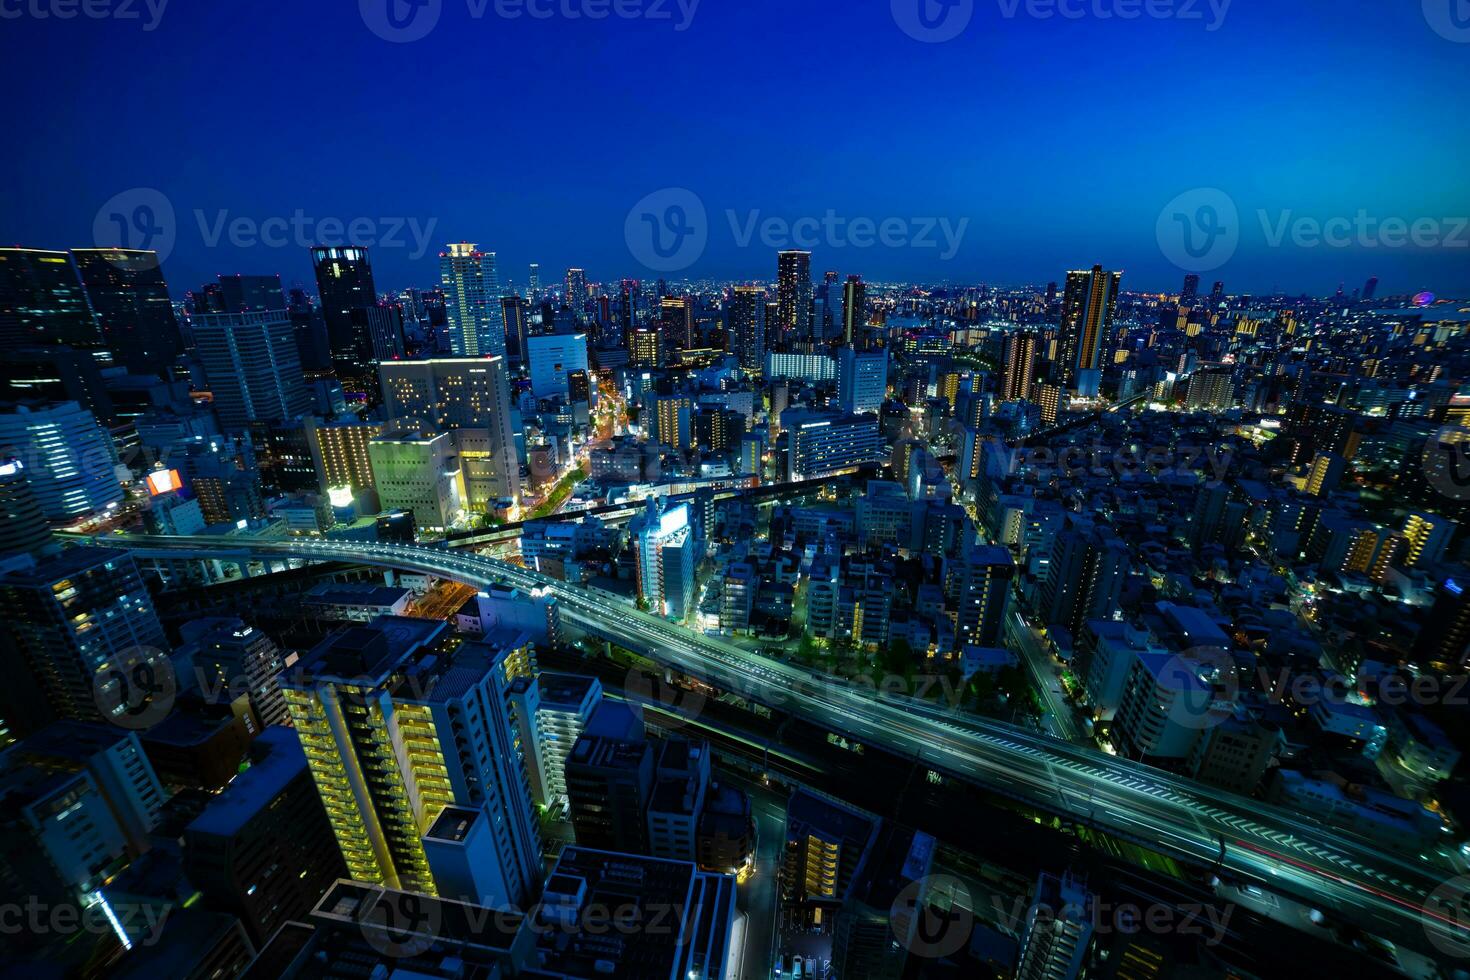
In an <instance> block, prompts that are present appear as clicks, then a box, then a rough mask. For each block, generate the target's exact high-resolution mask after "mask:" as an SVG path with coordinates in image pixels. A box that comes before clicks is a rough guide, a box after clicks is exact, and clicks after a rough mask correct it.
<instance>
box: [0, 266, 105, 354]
mask: <svg viewBox="0 0 1470 980" xmlns="http://www.w3.org/2000/svg"><path fill="white" fill-rule="evenodd" d="M0 343H3V344H4V345H5V346H7V347H13V346H18V345H20V344H66V345H68V346H71V347H100V346H102V333H101V331H100V330H99V329H98V327H97V321H96V319H95V318H94V317H93V316H92V311H91V310H90V309H89V308H88V306H87V296H86V294H85V293H83V292H82V284H81V283H80V282H79V281H78V280H77V272H76V269H75V268H73V267H72V264H71V256H69V255H67V254H66V253H65V252H51V251H47V250H45V249H39V248H0Z"/></svg>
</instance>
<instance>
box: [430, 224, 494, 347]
mask: <svg viewBox="0 0 1470 980" xmlns="http://www.w3.org/2000/svg"><path fill="white" fill-rule="evenodd" d="M439 279H440V283H441V285H442V286H443V289H444V296H445V309H446V312H447V313H448V318H449V324H448V325H449V347H450V350H451V351H452V352H453V353H454V355H455V356H456V357H481V356H484V355H501V354H504V353H505V320H504V314H503V312H502V311H501V308H500V275H499V273H498V272H497V271H496V268H495V253H494V252H481V251H479V250H478V249H477V248H476V246H474V245H473V244H471V243H469V242H458V243H456V244H452V245H450V246H449V248H448V251H444V252H440V253H439Z"/></svg>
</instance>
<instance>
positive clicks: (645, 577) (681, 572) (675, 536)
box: [629, 497, 699, 621]
mask: <svg viewBox="0 0 1470 980" xmlns="http://www.w3.org/2000/svg"><path fill="white" fill-rule="evenodd" d="M662 508H663V498H661V497H650V498H648V506H647V508H646V509H645V510H644V512H643V513H642V514H641V515H639V517H638V518H637V519H636V520H635V521H634V522H633V524H632V526H631V527H630V529H629V530H630V533H631V534H632V536H633V540H634V543H635V547H636V548H637V553H638V564H637V572H638V596H639V598H640V599H642V600H643V602H644V603H645V604H646V606H647V608H648V609H649V610H650V611H652V612H653V613H654V614H655V615H658V616H667V617H668V618H670V619H673V620H675V621H680V620H683V619H684V618H685V617H686V616H688V615H689V614H690V613H691V612H692V611H693V607H694V572H695V567H696V566H697V565H698V564H699V547H698V542H697V541H696V540H695V534H694V527H693V525H692V524H691V523H690V508H689V505H688V504H679V505H678V506H676V507H672V508H669V509H668V510H663V509H662Z"/></svg>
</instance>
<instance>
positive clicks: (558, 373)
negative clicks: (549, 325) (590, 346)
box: [526, 333, 587, 401]
mask: <svg viewBox="0 0 1470 980" xmlns="http://www.w3.org/2000/svg"><path fill="white" fill-rule="evenodd" d="M526 360H527V368H528V371H529V373H530V375H531V394H533V395H535V396H536V397H537V398H562V399H564V400H568V401H570V400H571V393H572V387H571V375H572V374H573V373H575V372H577V371H582V372H586V371H587V335H586V334H585V333H551V334H537V335H536V336H534V337H528V338H526Z"/></svg>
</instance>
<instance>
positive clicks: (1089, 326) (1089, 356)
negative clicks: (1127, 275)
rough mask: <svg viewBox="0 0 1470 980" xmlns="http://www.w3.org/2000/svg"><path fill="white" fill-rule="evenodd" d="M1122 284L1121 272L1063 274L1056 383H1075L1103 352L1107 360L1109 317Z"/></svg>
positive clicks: (1097, 268)
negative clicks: (1065, 277) (1064, 284)
mask: <svg viewBox="0 0 1470 980" xmlns="http://www.w3.org/2000/svg"><path fill="white" fill-rule="evenodd" d="M1122 281H1123V273H1121V272H1105V271H1103V267H1102V266H1100V265H1096V266H1093V267H1092V269H1091V270H1090V271H1088V270H1082V271H1074V272H1068V273H1067V285H1066V291H1065V292H1064V293H1063V294H1062V324H1061V331H1060V336H1059V344H1058V351H1057V362H1056V363H1057V365H1058V367H1059V369H1060V372H1061V373H1060V375H1059V377H1058V380H1061V381H1062V382H1064V383H1065V384H1066V385H1068V386H1071V385H1073V384H1075V382H1076V381H1077V377H1078V374H1079V373H1080V372H1083V371H1096V370H1098V369H1099V368H1100V367H1101V366H1102V363H1103V359H1104V349H1107V351H1108V353H1107V357H1109V358H1111V356H1112V353H1111V347H1110V345H1111V342H1112V331H1113V314H1114V312H1115V311H1116V310H1117V307H1118V286H1119V284H1120V283H1121V282H1122Z"/></svg>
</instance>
